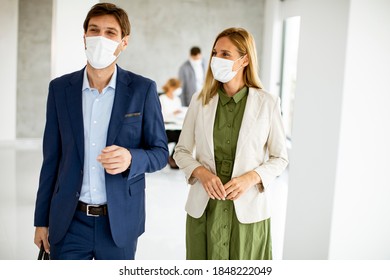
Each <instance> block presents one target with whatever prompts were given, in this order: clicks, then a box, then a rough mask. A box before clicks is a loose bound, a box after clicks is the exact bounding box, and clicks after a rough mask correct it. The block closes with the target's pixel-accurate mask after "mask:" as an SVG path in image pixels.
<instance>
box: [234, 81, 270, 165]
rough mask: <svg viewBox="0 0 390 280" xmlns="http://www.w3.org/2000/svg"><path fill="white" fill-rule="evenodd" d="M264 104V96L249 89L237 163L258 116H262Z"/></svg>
mask: <svg viewBox="0 0 390 280" xmlns="http://www.w3.org/2000/svg"><path fill="white" fill-rule="evenodd" d="M262 103H263V96H262V95H261V94H260V93H258V92H257V91H256V89H254V88H249V93H248V99H247V101H246V105H245V111H244V116H243V118H242V123H241V128H240V134H239V136H238V140H237V149H236V161H237V160H238V159H239V158H240V157H239V154H240V152H241V150H242V147H243V146H244V145H245V142H246V139H248V136H249V134H250V133H251V132H252V131H253V129H254V128H253V125H254V124H256V120H257V118H258V115H259V114H260V111H261V110H260V107H261V105H262Z"/></svg>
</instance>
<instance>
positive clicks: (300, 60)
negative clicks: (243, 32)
mask: <svg viewBox="0 0 390 280" xmlns="http://www.w3.org/2000/svg"><path fill="white" fill-rule="evenodd" d="M97 2H99V1H92V0H88V1H87V0H83V1H79V0H19V1H18V0H0V6H1V9H0V26H1V27H2V28H1V31H0V62H1V67H0V81H1V85H2V90H1V91H0V96H1V99H0V100H1V102H0V159H1V163H0V178H1V184H0V185H1V187H0V259H2V260H33V259H35V258H36V257H37V254H38V249H37V247H36V246H35V245H34V243H33V238H34V226H33V216H34V203H35V196H36V191H37V187H38V179H39V171H40V166H41V163H42V150H41V146H42V134H43V129H44V124H45V113H46V99H47V93H48V84H49V82H50V80H52V79H54V78H56V77H59V76H61V75H63V74H66V73H70V72H73V71H76V70H79V69H81V68H83V67H84V65H85V64H86V57H85V52H84V43H83V28H82V24H83V21H84V18H85V16H86V14H87V12H88V10H89V9H90V7H91V6H93V5H94V4H95V3H97ZM101 2H106V1H101ZM111 2H112V3H115V4H117V5H118V6H120V7H121V8H123V9H125V10H126V11H127V13H128V15H129V18H130V22H131V25H132V27H131V35H130V41H129V45H128V47H127V49H126V50H125V51H124V52H123V53H122V54H121V55H120V57H119V60H118V65H119V66H121V67H122V68H124V69H127V70H129V71H132V72H135V73H137V74H141V75H143V76H146V77H148V78H151V79H153V80H154V81H156V84H157V87H158V90H161V87H162V86H163V84H164V83H165V82H166V81H167V80H168V79H169V78H172V77H177V75H178V69H179V67H180V65H181V64H182V63H183V62H184V61H185V60H186V59H188V56H189V49H190V48H191V47H192V46H199V47H200V48H201V50H202V55H203V57H204V58H205V59H206V60H207V62H208V60H209V57H210V53H211V48H212V44H213V42H214V39H215V37H216V36H217V34H218V33H219V32H221V31H222V30H223V29H226V28H228V27H232V26H235V27H244V28H245V29H247V30H248V31H250V32H251V33H252V34H253V37H254V39H255V42H256V48H257V54H258V58H259V69H260V78H261V81H262V83H263V85H264V89H265V90H267V91H268V92H270V93H271V94H274V95H278V96H279V97H280V99H281V110H282V118H283V123H284V128H285V131H286V137H287V139H286V141H287V144H288V155H289V166H288V168H287V169H286V170H285V171H284V173H283V174H282V175H281V176H279V177H278V178H277V179H276V180H275V181H274V182H273V183H272V185H271V186H270V187H269V189H270V195H271V203H272V205H271V209H272V218H271V232H272V242H273V243H272V245H273V257H274V259H275V260H355V259H357V260H389V259H390V239H389V236H390V219H389V215H390V203H389V200H390V178H389V174H390V172H389V171H390V164H389V158H390V125H389V120H390V110H389V106H390V87H389V86H388V82H389V77H390V28H389V27H390V1H388V0H371V1H362V0H239V1H237V0H161V1H157V0H156V1H144V0H132V1H127V0H113V1H111ZM169 147H170V149H172V148H173V147H172V145H171V144H170V146H169ZM188 190H189V186H187V184H186V181H185V178H184V174H183V173H182V172H181V171H180V170H178V169H172V168H170V166H168V165H167V166H166V167H165V168H164V169H162V170H160V171H158V172H156V173H152V174H147V175H146V231H145V233H144V234H143V235H142V236H141V237H140V238H139V241H138V249H137V253H136V259H138V260H153V259H154V260H183V259H185V219H186V213H185V210H184V205H185V202H186V198H187V194H188Z"/></svg>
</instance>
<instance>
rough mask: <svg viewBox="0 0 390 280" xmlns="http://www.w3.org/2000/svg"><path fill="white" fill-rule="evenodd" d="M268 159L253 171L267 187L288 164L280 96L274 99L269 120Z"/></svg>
mask: <svg viewBox="0 0 390 280" xmlns="http://www.w3.org/2000/svg"><path fill="white" fill-rule="evenodd" d="M267 149H268V160H267V161H265V162H264V163H263V164H262V165H260V166H259V167H257V168H256V169H255V171H256V172H257V174H259V176H260V177H261V180H262V185H263V187H264V188H267V187H268V186H269V184H270V183H271V182H272V181H273V180H274V179H275V178H276V177H277V176H279V175H280V174H281V173H282V172H283V170H284V169H285V168H286V166H287V164H288V156H287V148H286V136H285V133H284V127H283V122H282V116H281V113H280V98H277V99H276V102H275V104H274V108H273V113H272V116H271V120H270V132H269V135H268V140H267Z"/></svg>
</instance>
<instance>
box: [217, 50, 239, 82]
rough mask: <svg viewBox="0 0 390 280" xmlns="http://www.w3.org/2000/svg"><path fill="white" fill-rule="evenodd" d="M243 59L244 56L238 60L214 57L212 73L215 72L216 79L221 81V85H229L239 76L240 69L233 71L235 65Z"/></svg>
mask: <svg viewBox="0 0 390 280" xmlns="http://www.w3.org/2000/svg"><path fill="white" fill-rule="evenodd" d="M241 58H243V56H241V57H240V58H238V59H236V60H229V59H224V58H219V57H216V56H213V57H212V58H211V63H210V67H211V72H213V76H214V79H216V80H217V81H220V82H221V83H227V82H229V81H231V80H232V79H233V78H234V77H235V76H236V75H237V72H238V70H240V69H241V67H240V68H238V69H237V70H236V71H233V65H234V63H235V62H236V61H237V60H240V59H241Z"/></svg>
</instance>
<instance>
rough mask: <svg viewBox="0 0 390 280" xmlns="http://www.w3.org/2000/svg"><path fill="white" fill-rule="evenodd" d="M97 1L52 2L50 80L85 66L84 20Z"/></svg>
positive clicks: (57, 0)
mask: <svg viewBox="0 0 390 280" xmlns="http://www.w3.org/2000/svg"><path fill="white" fill-rule="evenodd" d="M97 2H99V1H97V0H83V1H79V0H54V1H53V29H52V78H55V77H58V76H61V75H63V74H67V73H70V72H74V71H76V70H79V69H81V68H82V67H84V66H85V64H86V57H85V52H84V41H83V35H84V29H83V23H84V19H85V17H86V15H87V13H88V11H89V10H90V9H91V7H92V6H93V5H94V4H96V3H97Z"/></svg>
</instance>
